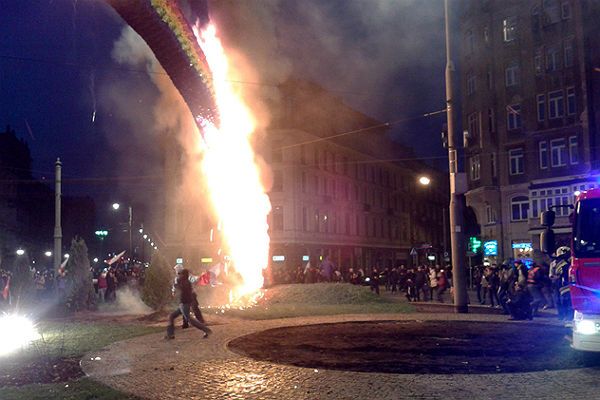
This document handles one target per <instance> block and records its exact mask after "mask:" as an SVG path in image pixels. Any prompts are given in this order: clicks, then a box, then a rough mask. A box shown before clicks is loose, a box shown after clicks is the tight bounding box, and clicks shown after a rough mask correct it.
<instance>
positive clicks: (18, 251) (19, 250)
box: [17, 249, 25, 256]
mask: <svg viewBox="0 0 600 400" xmlns="http://www.w3.org/2000/svg"><path fill="white" fill-rule="evenodd" d="M23 254H25V250H23V249H17V255H18V256H22V255H23Z"/></svg>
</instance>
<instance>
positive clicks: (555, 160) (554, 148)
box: [550, 139, 567, 167]
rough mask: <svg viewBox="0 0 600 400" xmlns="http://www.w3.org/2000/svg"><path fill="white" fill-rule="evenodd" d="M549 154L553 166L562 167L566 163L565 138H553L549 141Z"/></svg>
mask: <svg viewBox="0 0 600 400" xmlns="http://www.w3.org/2000/svg"><path fill="white" fill-rule="evenodd" d="M550 154H551V157H552V166H553V167H562V166H565V165H567V146H566V145H565V139H555V140H552V141H551V142H550Z"/></svg>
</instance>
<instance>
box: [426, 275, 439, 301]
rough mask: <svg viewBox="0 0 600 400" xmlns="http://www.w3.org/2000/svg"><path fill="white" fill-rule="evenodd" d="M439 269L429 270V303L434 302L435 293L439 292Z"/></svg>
mask: <svg viewBox="0 0 600 400" xmlns="http://www.w3.org/2000/svg"><path fill="white" fill-rule="evenodd" d="M437 271H438V268H437V267H431V268H430V269H429V277H428V279H429V301H433V293H434V292H436V291H437V285H438V283H437Z"/></svg>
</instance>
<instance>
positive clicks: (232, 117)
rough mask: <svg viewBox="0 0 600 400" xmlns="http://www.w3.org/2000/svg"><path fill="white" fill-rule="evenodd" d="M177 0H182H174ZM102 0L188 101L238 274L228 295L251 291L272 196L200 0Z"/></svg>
mask: <svg viewBox="0 0 600 400" xmlns="http://www.w3.org/2000/svg"><path fill="white" fill-rule="evenodd" d="M179 1H183V0H179ZM179 1H178V0H107V2H108V3H109V4H110V5H111V6H112V7H113V8H114V9H115V10H116V11H117V13H119V15H120V16H121V17H122V18H123V19H124V20H125V22H127V23H128V24H129V25H130V26H131V27H132V28H133V29H134V30H135V31H136V32H137V33H138V34H139V35H140V36H141V37H142V39H144V41H146V43H147V44H148V45H149V47H150V49H151V50H152V51H153V53H154V54H155V56H156V58H157V59H158V61H159V62H160V64H161V65H162V66H163V68H164V69H165V71H166V72H167V74H168V75H169V77H170V78H171V80H172V82H173V84H174V85H175V87H176V88H177V90H178V91H179V93H181V95H182V97H183V99H184V101H185V102H186V104H187V106H188V107H189V109H190V111H191V112H192V115H193V117H194V120H195V121H196V124H197V125H198V128H199V130H200V132H201V133H202V136H203V139H204V142H205V144H206V146H205V149H204V157H203V160H202V172H203V175H204V179H205V181H206V184H207V187H208V192H209V197H210V203H211V206H212V208H213V210H214V213H215V216H216V217H217V218H218V220H219V221H220V224H221V233H222V236H223V239H224V242H225V243H224V244H225V248H226V251H227V253H228V254H229V256H230V257H231V260H232V261H233V267H234V269H235V270H236V272H238V273H239V275H240V276H241V278H242V282H240V283H239V284H238V285H237V286H236V287H235V288H234V289H233V290H232V292H231V293H230V302H233V303H235V302H236V301H240V300H241V301H240V302H241V303H243V304H244V303H245V304H247V303H248V301H247V300H252V299H255V298H256V295H257V294H258V293H259V289H260V288H261V287H262V284H263V275H262V270H263V269H264V268H266V267H267V264H268V258H269V240H270V239H269V235H268V226H267V215H268V214H269V212H270V210H271V204H270V201H269V198H268V196H267V194H266V191H265V188H264V186H263V184H262V180H261V173H260V170H259V167H258V163H257V162H256V156H255V154H254V150H253V148H252V145H251V143H250V138H251V136H252V133H253V132H254V129H255V120H254V117H253V115H252V113H251V112H250V110H249V108H248V107H247V106H246V105H245V104H244V102H243V101H242V99H241V96H240V95H239V94H238V93H236V92H235V90H233V88H232V86H231V84H230V83H229V79H228V71H229V70H230V66H229V62H228V60H227V57H226V54H225V51H224V50H223V47H222V45H221V42H220V40H219V38H218V36H217V33H216V28H215V26H214V25H213V24H212V23H209V21H208V9H207V5H206V0H189V1H187V3H186V4H187V8H189V9H190V11H191V12H190V13H189V14H192V15H193V17H189V18H194V19H195V21H189V20H188V19H187V18H186V13H185V12H183V10H182V9H181V8H180V6H179Z"/></svg>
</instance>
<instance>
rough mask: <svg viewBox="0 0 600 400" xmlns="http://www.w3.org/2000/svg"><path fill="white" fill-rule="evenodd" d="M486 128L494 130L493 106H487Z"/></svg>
mask: <svg viewBox="0 0 600 400" xmlns="http://www.w3.org/2000/svg"><path fill="white" fill-rule="evenodd" d="M488 129H489V131H490V132H496V119H495V116H494V109H493V108H488Z"/></svg>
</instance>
